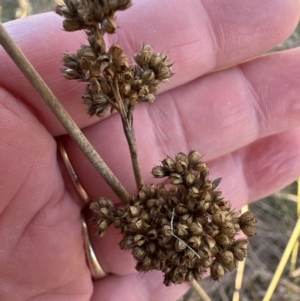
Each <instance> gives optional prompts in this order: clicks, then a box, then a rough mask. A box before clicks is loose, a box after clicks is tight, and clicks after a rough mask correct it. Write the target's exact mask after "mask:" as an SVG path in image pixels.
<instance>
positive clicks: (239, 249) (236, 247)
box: [230, 238, 248, 261]
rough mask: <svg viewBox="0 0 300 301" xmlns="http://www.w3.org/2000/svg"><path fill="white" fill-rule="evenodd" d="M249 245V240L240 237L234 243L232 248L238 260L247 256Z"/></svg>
mask: <svg viewBox="0 0 300 301" xmlns="http://www.w3.org/2000/svg"><path fill="white" fill-rule="evenodd" d="M247 246H248V240H247V239H245V238H244V239H238V240H236V241H235V242H234V243H233V244H232V246H231V248H230V250H231V251H232V253H233V255H234V257H235V258H236V259H237V260H238V261H243V260H244V259H245V257H246V256H247Z"/></svg>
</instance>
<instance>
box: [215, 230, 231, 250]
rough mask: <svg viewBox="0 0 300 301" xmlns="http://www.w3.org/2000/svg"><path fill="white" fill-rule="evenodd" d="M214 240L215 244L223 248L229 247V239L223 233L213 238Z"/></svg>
mask: <svg viewBox="0 0 300 301" xmlns="http://www.w3.org/2000/svg"><path fill="white" fill-rule="evenodd" d="M214 239H215V240H216V242H217V244H218V245H219V246H221V247H223V248H225V247H228V246H229V245H230V239H229V237H228V236H227V235H226V234H224V233H219V234H217V235H216V236H214Z"/></svg>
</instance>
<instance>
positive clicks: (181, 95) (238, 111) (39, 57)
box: [0, 0, 300, 301]
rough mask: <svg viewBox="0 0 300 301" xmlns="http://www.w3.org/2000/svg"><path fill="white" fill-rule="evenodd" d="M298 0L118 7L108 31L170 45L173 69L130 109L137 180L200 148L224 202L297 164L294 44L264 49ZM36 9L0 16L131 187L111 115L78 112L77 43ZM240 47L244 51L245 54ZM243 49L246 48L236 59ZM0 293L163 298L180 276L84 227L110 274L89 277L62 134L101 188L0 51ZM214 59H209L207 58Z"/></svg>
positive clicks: (129, 41)
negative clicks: (71, 70) (70, 68)
mask: <svg viewBox="0 0 300 301" xmlns="http://www.w3.org/2000/svg"><path fill="white" fill-rule="evenodd" d="M299 8H300V7H299V3H298V1H297V0H286V1H279V0H272V1H270V0H268V1H262V0H254V1H251V3H248V2H247V3H245V2H243V1H237V0H227V1H222V0H213V1H212V0H202V1H200V0H189V1H184V4H183V1H173V2H172V3H170V1H165V0H151V1H136V3H135V5H134V6H133V7H132V8H131V9H129V10H128V11H126V12H123V13H122V14H120V16H119V17H118V24H119V25H120V27H121V28H120V29H119V30H118V31H117V35H115V36H111V37H109V41H108V43H109V44H110V43H113V42H118V43H119V44H120V45H122V47H124V49H125V50H126V51H127V53H128V55H130V54H132V53H134V52H136V51H137V50H138V49H140V47H141V46H142V45H143V43H147V44H151V45H152V46H153V48H154V49H155V50H156V51H164V52H167V51H169V56H170V58H171V61H173V62H175V65H174V72H175V73H176V75H175V76H174V77H173V78H172V80H171V83H170V84H168V85H165V86H164V87H163V88H162V92H161V94H160V95H159V96H158V97H157V100H156V102H155V103H154V104H151V105H150V104H143V105H141V106H139V107H138V108H137V109H136V111H135V114H134V116H135V117H134V118H135V129H136V135H137V141H138V149H139V152H140V157H141V161H142V170H143V173H144V181H145V182H146V183H151V182H155V181H156V180H154V179H152V177H151V174H150V171H151V169H152V167H153V166H154V164H157V163H159V160H161V159H162V158H164V157H165V155H170V156H174V154H175V153H177V152H179V151H183V152H187V151H189V150H191V149H196V150H199V151H200V152H201V153H202V154H203V155H204V159H205V160H206V161H207V162H208V165H209V167H211V170H212V175H211V177H212V178H216V177H222V178H223V180H222V183H221V189H222V190H223V194H224V196H225V197H226V199H229V200H231V202H232V204H233V206H234V207H236V208H239V207H241V206H242V205H243V204H245V203H247V202H250V201H253V200H255V199H257V198H260V197H262V196H264V195H266V194H269V193H271V192H273V191H275V190H278V189H280V188H281V187H282V186H284V185H286V184H288V183H290V182H291V181H292V180H293V179H295V178H296V177H297V176H299V175H300V152H299V149H300V118H299V114H300V99H299V94H300V51H299V49H295V50H291V51H286V52H282V53H277V54H271V55H268V56H262V57H257V58H255V59H253V58H254V57H255V56H257V55H259V54H261V53H263V52H265V51H266V50H268V49H269V48H271V47H273V46H275V45H276V44H278V43H279V42H280V41H281V40H283V39H284V38H286V37H287V36H288V35H289V34H290V33H291V32H292V30H293V29H294V27H295V26H296V24H297V21H298V18H299V11H300V10H299ZM61 21H62V20H61V18H60V17H58V16H56V15H54V14H45V15H38V16H35V17H31V18H28V19H24V20H19V21H15V22H11V23H7V24H6V27H7V29H8V31H9V32H10V33H11V35H12V36H13V38H14V39H15V40H16V42H17V43H18V44H19V46H20V47H21V48H22V50H23V51H24V52H25V54H26V56H27V57H28V58H29V60H30V61H31V62H32V64H33V65H34V66H35V68H36V69H37V70H38V72H39V73H40V74H41V75H42V77H43V78H44V79H45V81H46V82H47V83H48V85H49V86H50V88H51V89H52V90H53V91H54V93H55V94H56V95H57V97H58V98H59V99H60V100H61V102H62V103H63V104H64V106H65V107H66V109H67V110H68V111H69V112H70V114H71V116H72V117H73V118H74V120H75V121H76V122H77V124H78V125H79V126H80V127H81V128H82V129H83V131H84V133H85V134H86V135H87V137H88V138H89V139H90V141H91V142H92V143H93V144H94V146H95V147H96V149H97V150H98V151H99V153H100V154H101V156H102V157H103V158H104V160H105V161H106V162H107V163H108V165H109V166H110V167H111V169H112V170H113V171H114V173H115V174H116V175H117V177H118V178H119V179H120V181H121V182H122V183H123V184H124V186H125V187H126V188H127V189H128V191H130V192H131V193H134V192H135V188H134V177H133V173H132V169H131V163H130V160H129V152H128V148H127V145H126V141H125V138H124V135H123V134H122V130H121V122H120V120H119V116H117V115H113V116H109V117H107V118H105V119H103V120H101V121H99V120H98V119H97V118H88V117H87V115H86V114H84V110H85V107H84V105H83V104H82V102H81V101H80V97H81V95H82V91H83V88H84V84H81V83H74V82H67V81H66V80H64V79H63V77H62V75H61V73H60V71H59V67H60V65H61V62H60V59H61V54H62V53H63V52H65V51H69V52H75V51H76V49H77V48H78V47H79V45H80V43H85V39H84V35H83V34H82V33H72V34H71V33H65V32H63V31H61V30H60V28H61ZM249 59H252V60H249ZM247 60H248V61H247ZM0 63H1V70H2V74H1V78H0V87H1V89H0V141H1V142H0V266H1V269H0V300H16V301H18V300H20V301H23V300H35V301H39V300H42V301H47V300H49V301H52V300H59V301H64V300H72V301H73V300H80V301H82V300H92V301H94V300H99V301H102V300H103V301H104V300H105V301H110V300H125V301H127V300H128V301H134V300H145V301H150V300H162V301H163V300H175V299H176V298H178V297H179V296H180V294H182V293H183V292H184V291H185V290H186V289H187V286H186V285H180V286H172V287H168V288H166V287H164V286H163V285H162V275H161V274H160V273H159V272H151V273H147V274H143V275H139V274H137V273H136V272H135V270H134V262H133V260H132V258H131V255H130V254H128V253H125V252H123V251H121V250H119V249H118V246H117V243H118V242H119V241H120V236H119V234H118V231H116V230H114V229H109V231H108V233H107V235H106V236H105V237H104V238H103V239H98V238H96V236H95V235H93V234H92V233H94V232H95V230H94V229H93V228H92V226H91V229H90V231H91V236H92V242H93V246H94V249H95V251H96V253H97V257H98V258H99V260H100V261H101V264H102V265H103V267H104V268H105V270H106V271H107V272H108V273H110V274H109V276H108V277H106V278H104V279H101V280H97V281H92V280H91V277H90V271H89V269H88V267H87V265H86V262H85V253H84V249H83V239H82V232H81V210H82V208H83V205H84V204H83V202H82V201H81V200H80V198H79V196H78V195H77V193H76V191H75V189H74V187H73V186H72V183H71V181H70V179H69V177H68V175H67V173H66V171H65V169H64V166H63V164H62V162H61V160H60V157H59V155H58V154H57V145H56V138H58V137H60V138H62V139H63V140H64V143H65V146H66V149H67V152H68V154H69V156H70V159H71V162H72V164H73V165H74V168H75V170H76V172H77V174H78V176H79V178H80V180H81V182H82V183H83V185H84V186H85V188H86V189H87V191H88V192H89V193H90V194H91V196H92V197H93V198H97V197H99V196H108V197H111V198H112V199H113V200H114V201H115V202H118V201H117V200H116V198H115V196H114V194H113V193H112V191H111V190H110V188H108V187H107V185H106V184H105V182H104V181H103V180H102V179H101V178H100V176H99V175H97V173H96V171H95V170H94V169H93V167H92V166H91V165H90V163H89V162H88V161H87V160H86V159H85V158H84V156H83V155H82V154H81V153H80V151H79V150H78V148H77V147H76V146H75V144H74V143H73V142H72V141H71V140H70V138H68V137H67V135H65V134H66V133H65V131H64V130H63V128H62V127H61V126H60V124H59V123H58V122H57V121H56V120H55V118H54V117H53V116H52V114H51V113H50V111H49V110H48V108H47V107H46V106H45V105H44V103H43V102H42V100H41V99H40V98H39V96H38V95H37V94H36V93H35V92H34V91H33V89H32V88H31V87H30V85H29V84H28V83H27V81H26V80H25V79H24V77H23V75H22V74H21V73H20V72H19V71H18V70H17V69H16V67H15V66H14V65H13V63H12V62H11V60H10V59H9V58H8V56H7V55H6V54H5V53H4V51H3V50H0ZM217 70H219V71H217Z"/></svg>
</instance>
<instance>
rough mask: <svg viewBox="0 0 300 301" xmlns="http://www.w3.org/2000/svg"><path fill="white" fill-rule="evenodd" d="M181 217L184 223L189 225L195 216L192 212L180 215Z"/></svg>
mask: <svg viewBox="0 0 300 301" xmlns="http://www.w3.org/2000/svg"><path fill="white" fill-rule="evenodd" d="M179 219H180V221H181V222H182V223H183V224H186V225H188V226H189V225H191V224H192V222H193V216H192V215H191V214H184V215H182V216H180V218H179Z"/></svg>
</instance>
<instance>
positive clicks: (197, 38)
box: [0, 0, 299, 134]
mask: <svg viewBox="0 0 300 301" xmlns="http://www.w3.org/2000/svg"><path fill="white" fill-rule="evenodd" d="M298 8H299V3H298V1H296V0H288V1H279V0H272V2H270V1H258V0H257V1H252V2H251V3H247V7H245V4H244V3H243V2H241V1H236V0H230V1H227V2H226V4H225V3H223V2H222V1H216V0H215V1H208V0H203V1H192V0H190V1H185V2H184V4H182V2H174V3H172V6H170V3H169V2H168V1H151V2H149V1H139V2H137V3H136V4H135V5H134V6H133V7H132V8H131V9H129V10H128V11H126V12H123V13H121V14H120V16H118V22H119V23H118V24H119V26H120V27H121V29H120V30H119V31H118V33H117V35H116V36H112V37H109V40H110V43H112V42H114V41H117V42H118V43H119V44H121V45H122V46H123V47H124V49H125V51H126V52H127V53H128V54H129V55H131V54H132V53H134V52H136V51H137V50H138V49H139V48H140V47H141V45H142V44H143V43H149V44H151V45H152V46H153V47H154V49H156V50H157V51H164V52H166V51H169V53H170V57H171V60H172V61H174V62H175V63H176V64H175V66H174V71H175V73H177V74H178V75H177V76H174V78H173V79H172V82H171V84H170V85H168V86H165V88H164V89H165V90H166V89H171V88H173V87H175V86H178V85H182V84H183V83H186V82H189V81H191V80H193V79H195V78H197V77H199V76H201V75H203V74H205V73H208V72H211V71H213V70H215V69H218V68H222V67H224V66H228V65H231V64H235V63H237V62H239V61H241V60H245V59H247V58H250V57H252V56H255V55H257V54H259V53H261V52H263V51H265V50H267V49H269V48H270V47H272V46H275V45H276V44H278V43H279V42H280V41H281V40H282V39H284V38H285V37H287V36H288V35H289V34H290V33H291V31H292V30H293V28H294V27H295V26H296V24H297V21H298V17H299V9H298ZM183 11H184V13H182V12H183ZM166 12H168V13H166ZM174 18H175V20H176V26H177V27H176V30H175V29H174ZM61 22H62V19H61V18H60V17H58V16H54V15H53V14H45V15H41V16H34V17H32V18H28V19H26V20H22V21H16V22H12V23H8V24H7V25H6V27H7V29H8V30H9V32H10V33H11V34H12V36H13V38H14V39H15V40H16V42H17V43H18V44H19V45H20V47H21V48H22V49H23V51H24V52H25V54H26V56H27V57H28V58H29V60H30V61H31V62H32V63H33V65H34V66H35V67H36V68H37V70H38V72H39V73H40V74H41V75H42V76H43V78H44V79H45V81H46V82H47V83H48V84H49V86H50V88H51V89H52V90H53V91H54V93H55V94H56V95H57V96H58V98H59V99H60V100H61V101H62V102H63V104H64V105H65V106H66V108H67V110H68V111H69V112H70V114H71V115H72V117H73V118H74V119H75V121H76V122H77V123H78V124H79V125H80V126H81V127H85V126H87V125H90V124H92V123H94V122H96V121H98V120H97V119H95V118H93V119H87V118H86V117H84V114H82V111H83V110H84V106H83V105H82V104H81V101H80V97H81V95H82V93H83V92H82V91H83V89H84V84H81V85H80V84H78V83H74V82H67V81H66V80H63V79H62V75H61V74H60V72H59V67H60V66H61V62H60V58H61V54H62V53H63V52H66V51H69V52H75V50H76V48H78V46H79V45H80V42H81V43H83V41H84V40H85V39H84V37H83V34H82V33H72V34H71V33H65V32H63V31H61V30H60V28H61V27H62V26H61ZM149 24H151V26H149ZM21 28H26V30H25V31H23V30H21ZM145 37H147V40H145ZM245 37H247V38H245ZM0 56H1V57H3V59H2V60H3V63H5V65H6V70H9V72H7V74H5V75H3V76H2V78H1V82H0V84H1V85H2V86H3V87H4V88H6V89H8V90H9V91H13V92H14V93H15V95H16V96H18V97H19V98H20V99H22V101H24V102H26V103H27V104H28V105H29V106H32V107H33V108H34V110H35V112H36V115H37V116H38V118H39V119H40V120H41V122H43V123H44V124H45V125H46V126H47V128H49V129H50V131H51V133H53V134H59V133H63V132H64V130H63V129H62V128H61V126H60V125H59V124H58V123H57V122H56V120H55V118H54V117H53V116H52V115H51V114H50V115H49V111H48V110H47V109H46V107H45V105H44V104H41V102H40V99H39V97H38V96H37V94H36V93H35V92H33V90H32V88H30V87H29V85H28V84H27V82H25V81H24V78H23V76H22V75H21V74H20V73H19V72H18V71H16V68H15V67H14V66H13V64H12V63H11V61H10V60H9V59H8V58H7V57H6V56H4V55H3V52H2V53H0ZM16 83H18V84H16Z"/></svg>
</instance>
